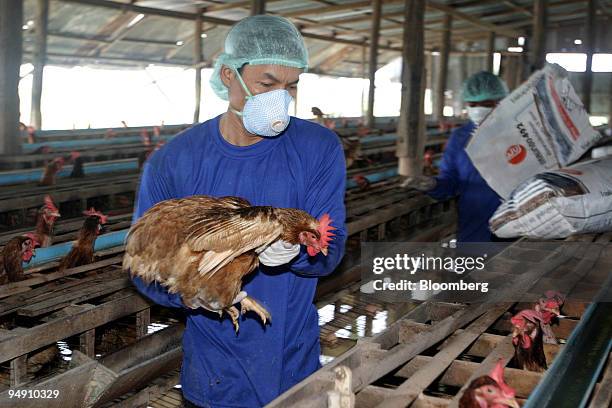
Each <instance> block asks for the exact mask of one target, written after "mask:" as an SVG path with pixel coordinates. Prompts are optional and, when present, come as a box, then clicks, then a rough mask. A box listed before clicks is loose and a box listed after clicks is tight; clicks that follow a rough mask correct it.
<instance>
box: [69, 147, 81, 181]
mask: <svg viewBox="0 0 612 408" xmlns="http://www.w3.org/2000/svg"><path fill="white" fill-rule="evenodd" d="M66 160H68V161H70V162H71V163H72V171H71V172H70V177H71V178H82V177H85V170H84V168H83V163H84V160H83V157H81V153H79V152H70V156H68V157H66Z"/></svg>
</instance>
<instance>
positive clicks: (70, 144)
mask: <svg viewBox="0 0 612 408" xmlns="http://www.w3.org/2000/svg"><path fill="white" fill-rule="evenodd" d="M174 136H175V135H166V136H159V138H155V140H158V139H162V140H164V141H168V140H170V139H172V138H173V137H174ZM140 142H142V139H141V138H140V136H121V137H115V138H111V139H85V140H58V141H55V142H39V143H30V144H24V145H22V148H23V151H24V152H25V153H30V152H33V151H34V150H36V149H38V148H40V147H43V146H48V147H51V148H59V149H70V148H77V147H91V146H104V145H120V144H134V143H140Z"/></svg>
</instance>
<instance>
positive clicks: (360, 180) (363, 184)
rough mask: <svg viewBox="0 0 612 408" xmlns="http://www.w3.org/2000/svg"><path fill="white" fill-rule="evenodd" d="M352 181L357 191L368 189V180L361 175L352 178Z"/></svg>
mask: <svg viewBox="0 0 612 408" xmlns="http://www.w3.org/2000/svg"><path fill="white" fill-rule="evenodd" d="M353 180H354V181H355V183H357V187H359V190H361V191H365V190H367V189H368V188H370V180H368V179H367V177H366V176H364V175H362V174H357V175H355V176H353Z"/></svg>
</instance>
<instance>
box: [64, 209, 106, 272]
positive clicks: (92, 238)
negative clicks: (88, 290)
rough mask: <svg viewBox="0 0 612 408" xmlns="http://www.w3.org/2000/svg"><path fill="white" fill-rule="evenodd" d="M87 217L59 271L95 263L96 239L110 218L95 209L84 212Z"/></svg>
mask: <svg viewBox="0 0 612 408" xmlns="http://www.w3.org/2000/svg"><path fill="white" fill-rule="evenodd" d="M83 215H85V216H87V218H85V222H84V223H83V226H82V227H81V229H80V230H79V235H78V238H77V241H76V243H75V244H74V245H73V246H72V249H70V252H68V255H66V256H65V257H64V259H62V261H61V262H60V266H59V270H60V271H63V270H64V269H68V268H76V267H77V266H81V265H87V264H90V263H92V262H93V261H94V244H95V243H96V238H97V237H98V235H99V234H100V232H101V231H102V225H104V224H106V223H107V222H108V217H107V216H106V215H104V214H102V213H101V212H99V211H96V210H95V209H94V208H91V209H89V210H88V211H85V212H83Z"/></svg>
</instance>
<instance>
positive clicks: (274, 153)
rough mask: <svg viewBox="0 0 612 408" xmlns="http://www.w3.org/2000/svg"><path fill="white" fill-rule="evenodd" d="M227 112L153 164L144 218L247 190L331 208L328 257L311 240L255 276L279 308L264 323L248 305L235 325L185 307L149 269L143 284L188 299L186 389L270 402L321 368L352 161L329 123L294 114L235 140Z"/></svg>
mask: <svg viewBox="0 0 612 408" xmlns="http://www.w3.org/2000/svg"><path fill="white" fill-rule="evenodd" d="M219 119H220V116H219V117H216V118H214V119H211V120H209V121H207V122H204V123H202V124H200V125H197V126H194V127H193V128H191V129H189V130H187V131H185V132H183V133H182V134H180V135H178V136H177V137H176V138H174V139H173V140H172V141H171V142H169V143H168V144H167V145H166V146H164V147H163V148H162V149H160V150H159V151H158V152H156V153H155V154H154V155H153V157H151V159H150V160H149V161H148V162H147V163H146V164H145V166H144V170H143V175H142V179H141V183H140V189H139V193H138V197H137V204H136V209H135V214H134V221H135V220H136V219H138V218H139V217H140V216H142V214H143V213H144V212H145V211H146V210H147V209H148V208H150V207H151V206H153V205H154V204H155V203H157V202H159V201H163V200H166V199H170V198H178V197H186V196H191V195H196V194H205V195H210V196H216V197H218V196H228V195H232V196H239V197H243V198H245V199H247V200H249V201H250V202H251V204H253V205H271V206H275V207H292V208H299V209H302V210H305V211H307V212H308V213H310V214H311V215H313V216H315V217H317V218H319V217H320V216H321V215H322V214H324V213H329V214H330V216H331V218H332V220H333V221H332V225H333V226H334V227H336V228H337V229H336V230H335V231H334V233H335V238H334V240H333V241H332V243H331V244H330V247H329V253H328V256H327V257H325V256H323V255H322V254H318V255H317V256H316V257H312V258H311V257H309V256H308V255H307V254H306V251H305V248H303V247H302V249H301V253H300V254H299V255H298V257H297V258H296V259H295V260H294V261H293V262H291V263H290V264H288V265H283V266H279V267H275V268H268V267H264V266H261V267H260V268H259V269H258V270H256V271H254V272H253V273H252V274H250V275H248V276H247V277H245V279H244V281H245V283H244V286H243V290H245V291H246V292H247V293H248V294H249V296H251V297H253V298H254V299H256V300H257V301H259V302H260V303H261V304H262V305H263V306H264V307H265V308H266V309H267V310H268V311H269V312H270V314H271V316H272V323H271V325H267V326H266V327H264V326H263V325H262V323H261V321H260V320H259V318H258V317H257V316H256V315H254V314H252V313H247V314H246V315H245V316H243V317H241V318H240V332H239V334H238V335H236V333H235V332H234V327H233V325H232V322H231V319H229V317H228V316H227V315H224V317H223V318H219V316H218V314H216V313H211V312H207V311H204V310H203V309H198V310H190V309H187V308H185V307H184V305H183V303H182V301H181V298H180V295H178V294H169V293H168V292H167V290H166V289H165V288H164V287H163V286H161V285H159V284H157V283H153V284H151V285H149V286H146V285H145V284H144V283H143V282H142V280H140V279H139V278H134V279H133V282H134V284H135V285H136V287H137V288H138V290H139V291H140V292H141V293H143V294H144V295H146V296H147V297H149V298H150V299H152V300H153V301H154V302H156V303H158V304H160V305H163V306H168V307H183V308H184V309H185V312H186V313H187V323H186V329H185V333H184V335H183V353H184V357H183V365H182V369H181V385H182V390H183V395H184V396H185V398H187V399H188V400H190V401H191V402H193V403H195V404H198V405H201V406H205V407H256V406H262V405H264V404H266V403H268V402H270V401H271V400H272V399H274V398H275V397H276V396H278V395H279V394H281V393H282V392H283V391H285V390H287V389H288V388H290V387H291V386H293V385H294V384H296V383H298V382H299V381H301V380H302V379H304V378H305V377H307V376H308V375H310V374H311V373H313V372H314V371H316V370H317V369H318V368H319V367H320V364H319V354H320V346H319V326H318V313H317V309H316V308H315V306H314V304H313V300H314V295H315V289H316V285H317V277H319V276H324V275H328V274H330V273H331V272H332V271H333V270H334V268H335V267H336V266H337V265H338V263H339V262H340V260H341V258H342V256H343V255H344V244H345V241H346V227H345V208H344V193H345V183H346V167H345V164H344V154H343V150H342V147H341V145H340V142H339V140H338V137H337V136H336V135H335V134H334V133H333V132H331V131H329V130H328V129H326V128H324V127H322V126H320V125H318V124H315V123H311V122H308V121H304V120H300V119H297V118H291V121H290V123H289V126H288V128H287V129H286V130H285V132H284V133H282V134H281V135H280V136H278V137H274V138H264V139H263V140H262V141H260V142H258V143H256V144H254V145H251V146H246V147H239V146H234V145H232V144H230V143H228V142H227V141H226V140H225V139H224V138H223V137H222V136H221V134H220V132H219Z"/></svg>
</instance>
